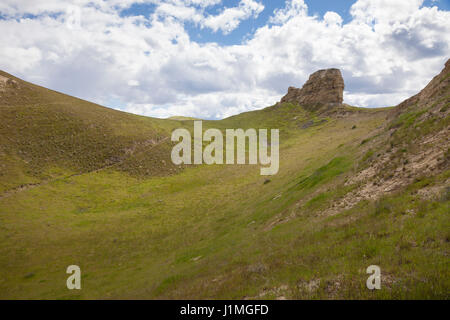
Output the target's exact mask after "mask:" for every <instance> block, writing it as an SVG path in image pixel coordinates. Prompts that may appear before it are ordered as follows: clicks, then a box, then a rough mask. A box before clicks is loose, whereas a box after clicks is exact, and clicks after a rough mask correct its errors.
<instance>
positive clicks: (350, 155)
mask: <svg viewBox="0 0 450 320" xmlns="http://www.w3.org/2000/svg"><path fill="white" fill-rule="evenodd" d="M449 71H450V70H449V62H447V63H446V65H445V68H444V70H443V71H442V72H441V73H440V74H439V75H437V76H436V77H435V78H434V79H432V80H431V81H430V83H429V84H428V85H427V86H426V87H425V88H424V89H423V90H422V91H420V92H419V93H418V94H417V95H415V96H414V97H412V98H410V99H408V100H406V101H405V102H403V103H401V104H399V105H398V106H396V107H393V108H379V109H364V108H357V107H350V106H348V105H345V104H344V103H343V100H342V91H343V89H344V81H343V79H342V75H341V73H340V71H339V70H337V69H329V70H321V71H318V72H316V73H314V74H313V75H311V77H310V78H309V80H308V81H307V82H306V83H305V85H304V86H303V87H302V88H300V89H297V88H293V87H292V88H289V90H288V93H287V95H286V96H285V97H283V98H282V99H281V101H280V102H279V103H277V104H275V105H274V106H270V107H267V108H265V109H262V110H258V111H252V112H246V113H243V114H240V115H236V116H232V117H229V118H227V119H223V120H219V121H203V129H204V130H206V129H208V128H219V129H221V130H224V129H227V128H244V129H246V128H256V129H257V128H278V129H280V142H281V145H280V171H279V173H278V174H277V175H275V176H271V177H269V178H267V177H262V176H260V175H259V166H249V165H234V166H225V165H224V166H220V165H213V166H207V165H197V166H186V167H177V166H173V165H172V164H171V162H170V150H171V146H172V145H171V143H170V134H171V131H172V130H173V129H175V128H180V127H185V128H188V129H189V130H192V123H193V121H192V120H190V119H185V118H177V120H173V119H165V120H162V119H154V118H148V117H141V116H136V115H131V114H128V113H124V112H119V111H115V110H111V109H108V108H105V107H102V106H99V105H96V104H92V103H89V102H87V101H83V100H80V99H77V98H73V97H70V96H67V95H64V94H61V93H57V92H54V91H52V90H48V89H45V88H42V87H39V86H36V85H33V84H31V83H28V82H25V81H22V80H20V79H18V78H16V77H14V76H12V75H9V74H7V73H4V72H1V73H0V76H1V78H0V125H1V126H0V130H1V131H0V133H1V135H0V148H1V149H0V160H1V172H0V174H1V178H0V182H1V188H2V189H1V192H2V197H1V198H0V212H1V215H0V228H2V232H1V233H0V273H1V274H2V275H3V276H4V278H3V279H2V280H1V281H0V292H1V294H0V297H2V298H49V299H92V298H104V299H116V298H144V299H147V298H149V299H151V298H196V299H202V298H222V299H243V298H245V299H305V298H327V299H343V298H347V299H358V298H359V299H361V298H366V299H386V298H394V299H400V298H420V299H426V298H444V299H448V292H449V288H450V283H449V281H450V280H449V279H448V276H446V275H447V274H448V251H449V249H450V247H449V239H450V234H449V231H448V230H450V228H449V227H450V220H449V216H448V214H449V211H448V205H449V191H450V190H449V158H450V151H449V140H448V139H449V138H448V137H449V134H448V131H449V119H450V117H449V112H450V111H449V109H450V108H449V103H450V96H449V94H450V89H449V81H450V72H449ZM71 264H77V265H79V266H80V267H81V269H82V275H83V279H82V283H83V284H82V286H83V289H82V290H81V291H78V292H73V291H68V290H67V289H66V287H65V281H66V276H67V275H66V273H65V270H66V268H67V266H68V265H71ZM373 264H375V265H379V266H380V268H381V272H382V290H375V291H369V290H367V288H366V286H365V282H366V279H367V275H366V273H365V270H366V268H367V267H368V266H369V265H373Z"/></svg>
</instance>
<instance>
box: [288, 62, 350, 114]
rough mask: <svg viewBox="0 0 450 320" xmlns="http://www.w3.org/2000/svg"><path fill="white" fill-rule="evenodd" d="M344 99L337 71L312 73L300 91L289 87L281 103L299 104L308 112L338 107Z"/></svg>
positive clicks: (339, 72) (338, 71) (340, 77)
mask: <svg viewBox="0 0 450 320" xmlns="http://www.w3.org/2000/svg"><path fill="white" fill-rule="evenodd" d="M343 97H344V79H343V78H342V74H341V71H340V70H339V69H325V70H319V71H316V72H314V73H313V74H311V75H310V76H309V79H308V81H306V83H305V84H304V85H303V87H302V88H301V89H299V88H295V87H289V89H288V93H287V94H286V95H285V96H284V97H283V98H282V99H281V102H289V103H295V104H299V105H301V106H302V107H304V108H306V109H309V110H314V111H315V110H318V109H321V108H323V107H325V108H326V109H329V108H333V107H335V106H340V105H341V104H342V102H343Z"/></svg>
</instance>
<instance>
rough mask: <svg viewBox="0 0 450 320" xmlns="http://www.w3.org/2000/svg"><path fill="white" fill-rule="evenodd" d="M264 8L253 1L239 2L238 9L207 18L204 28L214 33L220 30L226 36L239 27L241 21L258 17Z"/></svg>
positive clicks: (242, 0) (230, 9)
mask: <svg viewBox="0 0 450 320" xmlns="http://www.w3.org/2000/svg"><path fill="white" fill-rule="evenodd" d="M263 10H264V6H263V5H262V4H260V3H258V2H256V1H253V0H241V1H240V2H239V6H238V7H234V8H228V9H225V10H224V11H223V12H222V13H220V14H219V15H216V16H209V17H207V18H206V19H205V21H204V22H203V25H204V26H205V27H208V28H211V29H212V30H213V31H214V32H217V30H219V29H220V30H222V31H223V33H224V34H228V33H230V32H231V31H233V30H234V29H236V28H237V27H238V26H239V23H240V22H241V21H242V20H246V19H248V18H250V17H252V16H253V17H255V18H256V17H258V15H259V14H260V13H261V11H263Z"/></svg>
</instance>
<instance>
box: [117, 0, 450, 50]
mask: <svg viewBox="0 0 450 320" xmlns="http://www.w3.org/2000/svg"><path fill="white" fill-rule="evenodd" d="M259 2H260V3H262V4H263V5H264V10H263V11H262V12H261V13H260V14H259V15H258V17H257V18H255V19H248V20H245V21H242V22H241V23H240V25H239V27H238V28H236V29H235V30H233V31H232V32H231V33H229V34H223V33H221V32H213V31H211V30H210V29H205V28H199V27H198V26H197V25H195V24H194V23H187V24H186V31H187V32H188V33H189V36H190V37H191V39H192V40H193V41H196V42H199V43H205V42H217V43H219V44H221V45H234V44H240V43H241V42H242V41H245V40H246V39H248V38H249V37H251V35H252V34H253V33H254V32H255V30H257V29H258V28H260V27H263V26H264V25H267V24H269V19H270V17H271V16H272V14H273V12H274V10H276V9H280V8H283V7H284V6H285V1H281V0H261V1H259ZM355 2H356V0H331V1H330V0H305V3H306V5H307V6H308V13H309V14H310V15H315V16H318V17H319V18H323V16H324V14H325V13H326V12H327V11H334V12H336V13H338V14H339V15H340V16H341V17H342V19H343V23H347V22H349V21H350V20H351V14H350V8H351V6H352V5H353V4H354V3H355ZM238 4H239V0H224V1H222V3H220V4H217V5H214V6H211V7H208V8H206V10H205V12H206V13H207V14H211V15H213V14H218V13H220V12H221V11H222V10H224V8H229V7H235V6H237V5H238ZM423 6H428V7H432V6H437V7H438V8H440V9H441V10H450V0H426V1H424V3H423ZM156 7H157V6H156V5H155V4H153V3H147V4H142V3H137V4H134V5H132V6H131V7H129V8H126V9H124V10H123V11H122V12H121V14H122V15H124V16H132V15H144V16H149V15H151V14H152V13H154V11H155V8H156Z"/></svg>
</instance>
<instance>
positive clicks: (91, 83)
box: [0, 0, 450, 119]
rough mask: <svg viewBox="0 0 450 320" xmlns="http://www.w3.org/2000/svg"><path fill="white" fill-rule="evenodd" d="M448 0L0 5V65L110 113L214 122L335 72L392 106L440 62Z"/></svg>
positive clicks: (121, 0) (17, 1)
mask: <svg viewBox="0 0 450 320" xmlns="http://www.w3.org/2000/svg"><path fill="white" fill-rule="evenodd" d="M449 10H450V1H449V0H428V1H423V0H357V1H356V0H353V1H351V0H340V1H335V0H329V1H325V0H310V1H308V0H287V1H274V0H109V1H106V0H91V1H89V0H71V1H69V0H67V1H65V0H1V2H0V47H1V49H0V69H2V70H4V71H6V72H9V73H11V74H14V75H16V76H18V77H20V78H22V79H25V80H28V81H31V82H34V83H37V84H40V85H43V86H45V87H48V88H51V89H54V90H58V91H62V92H64V93H67V94H71V95H74V96H77V97H80V98H83V99H87V100H90V101H94V102H97V103H100V104H103V105H106V106H109V107H112V108H116V109H120V110H123V111H128V112H133V113H137V114H142V115H148V116H155V117H169V116H173V115H184V116H195V117H200V118H204V119H220V118H223V117H227V116H230V115H233V114H237V113H240V112H243V111H248V110H254V109H259V108H262V107H266V106H268V105H272V104H273V103H275V102H276V101H279V100H280V98H281V97H282V96H283V95H284V94H285V92H286V91H287V88H288V86H297V87H301V86H302V85H303V83H304V82H305V81H306V80H307V78H308V76H309V74H310V73H312V72H314V71H316V70H318V69H323V68H329V67H336V68H340V69H341V71H342V72H343V75H344V79H345V84H346V89H345V94H344V100H345V102H346V103H349V104H353V105H358V106H363V107H376V106H388V105H395V104H397V103H399V102H401V101H402V100H403V99H405V98H407V97H409V96H411V95H413V94H415V93H416V92H417V91H418V90H419V89H421V88H422V87H423V86H424V85H425V84H426V83H427V82H428V81H429V80H431V78H432V77H433V76H434V75H435V74H437V73H438V72H439V71H440V70H441V69H442V68H443V65H444V63H445V61H446V60H447V59H448V58H449V57H450V11H449Z"/></svg>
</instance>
